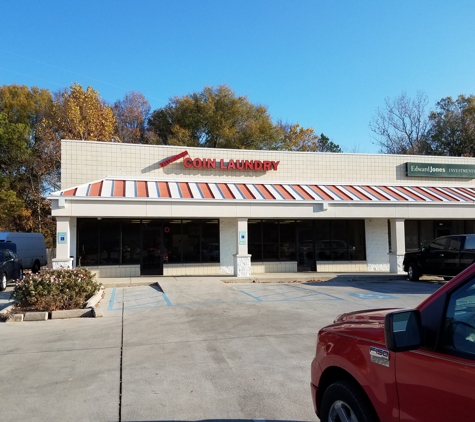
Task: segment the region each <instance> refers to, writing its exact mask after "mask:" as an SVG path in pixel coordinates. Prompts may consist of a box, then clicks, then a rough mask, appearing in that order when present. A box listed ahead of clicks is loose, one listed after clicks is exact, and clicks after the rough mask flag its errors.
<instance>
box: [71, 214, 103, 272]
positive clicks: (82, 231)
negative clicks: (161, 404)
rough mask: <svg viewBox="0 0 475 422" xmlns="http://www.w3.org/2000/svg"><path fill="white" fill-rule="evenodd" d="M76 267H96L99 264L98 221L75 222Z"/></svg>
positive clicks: (82, 219) (87, 219)
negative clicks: (76, 237)
mask: <svg viewBox="0 0 475 422" xmlns="http://www.w3.org/2000/svg"><path fill="white" fill-rule="evenodd" d="M77 231H78V245H77V262H76V264H77V265H78V266H83V267H84V266H88V265H97V264H98V263H99V257H98V253H97V252H98V248H99V220H97V219H95V218H94V219H93V218H81V219H78V221H77Z"/></svg>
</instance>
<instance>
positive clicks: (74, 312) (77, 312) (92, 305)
mask: <svg viewBox="0 0 475 422" xmlns="http://www.w3.org/2000/svg"><path fill="white" fill-rule="evenodd" d="M103 295H104V289H101V290H99V291H98V292H97V293H96V294H95V295H94V296H92V297H91V298H89V300H88V301H87V302H86V305H85V307H84V308H83V309H67V310H61V311H51V312H24V313H18V314H11V315H10V316H9V318H8V319H7V320H6V322H23V321H47V320H48V319H72V318H88V317H89V318H102V317H103V316H104V313H103V312H102V311H101V310H100V309H99V308H96V305H97V304H98V303H99V302H100V301H101V299H102V296H103ZM16 303H17V302H15V303H12V304H11V305H9V306H7V307H5V308H3V309H2V310H1V311H0V315H1V314H8V313H9V312H10V311H11V310H13V308H14V307H15V305H16Z"/></svg>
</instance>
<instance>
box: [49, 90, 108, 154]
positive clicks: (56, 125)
mask: <svg viewBox="0 0 475 422" xmlns="http://www.w3.org/2000/svg"><path fill="white" fill-rule="evenodd" d="M116 127H117V121H116V118H115V115H114V111H113V110H112V107H110V106H108V105H107V104H105V103H104V101H103V100H102V99H101V97H100V96H99V92H97V91H95V90H94V89H93V88H92V87H90V86H88V87H87V88H86V90H83V88H82V86H81V85H79V84H77V83H75V84H73V85H72V86H71V87H69V88H67V89H64V90H62V91H59V92H57V93H55V94H54V96H53V107H52V109H51V113H50V114H49V115H48V116H46V117H45V118H44V119H43V120H42V122H41V134H42V136H43V138H44V139H48V140H49V141H51V142H53V143H56V146H57V147H58V148H59V142H60V140H61V139H76V140H88V141H105V142H110V141H115V140H117V135H116Z"/></svg>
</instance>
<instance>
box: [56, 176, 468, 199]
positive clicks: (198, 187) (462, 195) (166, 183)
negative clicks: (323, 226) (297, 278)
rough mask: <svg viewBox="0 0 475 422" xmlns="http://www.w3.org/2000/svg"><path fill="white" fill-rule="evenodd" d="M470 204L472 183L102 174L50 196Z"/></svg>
mask: <svg viewBox="0 0 475 422" xmlns="http://www.w3.org/2000/svg"><path fill="white" fill-rule="evenodd" d="M58 196H62V197H63V198H65V199H67V198H71V199H73V198H77V199H80V198H81V199H93V198H101V199H105V198H111V199H121V198H123V199H134V198H135V199H139V200H140V199H148V200H157V201H159V200H207V201H225V200H237V201H250V202H252V201H285V202H288V201H312V202H314V201H317V202H354V203H356V202H388V203H389V202H399V203H401V202H402V203H411V202H412V203H444V202H445V203H472V202H475V187H474V188H472V187H454V186H446V187H441V186H406V185H403V186H401V185H399V186H389V185H369V184H361V185H349V184H338V185H336V184H303V183H244V182H228V181H226V182H224V181H223V182H222V183H216V182H201V181H195V182H190V181H170V180H145V179H125V178H105V179H102V180H99V181H95V182H91V183H85V184H83V185H79V186H77V187H75V188H70V189H64V190H61V191H58V192H55V193H53V194H52V196H51V198H55V197H58Z"/></svg>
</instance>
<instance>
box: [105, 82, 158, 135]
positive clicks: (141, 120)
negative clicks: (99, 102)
mask: <svg viewBox="0 0 475 422" xmlns="http://www.w3.org/2000/svg"><path fill="white" fill-rule="evenodd" d="M113 111H114V113H115V118H116V120H117V136H118V137H119V139H120V141H121V142H127V143H132V144H148V143H151V142H153V134H152V133H151V132H150V131H149V130H147V120H148V118H149V116H150V104H149V102H148V101H147V99H146V98H145V96H144V95H143V94H141V93H140V92H134V91H130V92H128V93H127V94H125V97H124V99H123V100H120V101H116V102H115V103H114V106H113Z"/></svg>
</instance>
